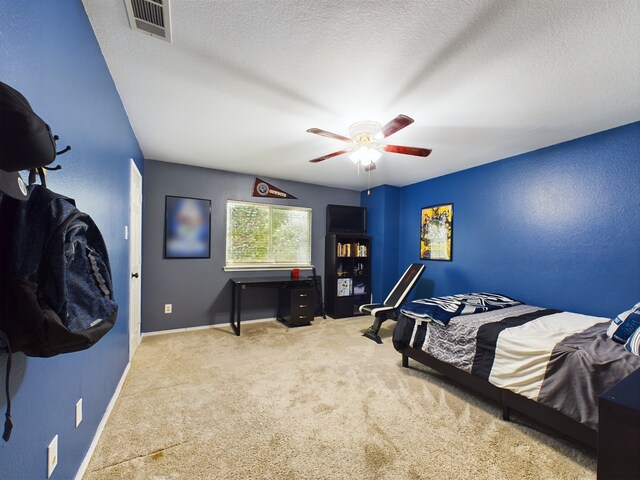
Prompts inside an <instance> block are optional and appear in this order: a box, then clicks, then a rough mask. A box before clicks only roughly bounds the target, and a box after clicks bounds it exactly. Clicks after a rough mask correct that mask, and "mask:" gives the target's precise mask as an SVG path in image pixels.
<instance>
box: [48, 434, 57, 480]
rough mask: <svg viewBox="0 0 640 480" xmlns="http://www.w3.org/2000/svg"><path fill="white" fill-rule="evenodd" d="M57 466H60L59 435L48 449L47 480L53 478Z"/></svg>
mask: <svg viewBox="0 0 640 480" xmlns="http://www.w3.org/2000/svg"><path fill="white" fill-rule="evenodd" d="M56 465H58V435H56V436H55V437H53V440H51V443H50V444H49V446H48V447H47V478H49V477H51V474H52V473H53V471H54V470H55V468H56Z"/></svg>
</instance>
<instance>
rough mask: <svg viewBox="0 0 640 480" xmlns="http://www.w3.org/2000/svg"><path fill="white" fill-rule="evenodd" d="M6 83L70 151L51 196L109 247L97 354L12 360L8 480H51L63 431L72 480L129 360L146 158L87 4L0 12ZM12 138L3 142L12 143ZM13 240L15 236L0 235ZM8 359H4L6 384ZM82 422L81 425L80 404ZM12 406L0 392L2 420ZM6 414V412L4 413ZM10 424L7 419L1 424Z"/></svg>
mask: <svg viewBox="0 0 640 480" xmlns="http://www.w3.org/2000/svg"><path fill="white" fill-rule="evenodd" d="M0 39H2V48H0V80H2V81H3V82H5V83H7V84H9V85H11V86H13V87H14V88H16V89H17V90H19V91H21V92H22V93H23V94H24V95H25V96H26V97H27V99H28V100H29V101H30V103H31V105H32V107H33V108H34V110H35V111H36V112H37V113H38V114H39V115H40V116H41V117H42V118H43V119H44V120H45V121H46V122H47V123H49V125H51V127H52V129H53V131H54V133H56V134H58V135H59V136H60V142H59V144H58V145H59V146H64V145H67V144H70V145H71V146H72V150H71V152H69V153H67V154H65V155H63V156H60V157H59V158H58V160H57V161H56V163H57V164H60V165H62V167H63V169H62V170H61V171H57V172H50V173H49V175H48V176H47V183H48V186H49V188H51V189H52V190H54V191H56V192H59V193H62V194H64V195H67V196H70V197H72V198H75V199H76V202H77V205H78V207H79V208H80V209H81V210H82V211H84V212H86V213H88V214H89V215H91V217H92V218H93V219H94V220H95V221H96V223H97V225H98V227H99V228H100V230H101V232H102V234H103V236H104V238H105V241H106V244H107V248H108V250H109V255H110V259H111V268H112V274H113V282H114V296H115V299H116V301H117V302H118V304H119V307H120V311H119V314H118V320H117V322H116V325H115V327H114V328H113V329H112V330H111V332H109V333H108V334H107V335H106V336H105V337H104V338H103V339H101V340H100V342H98V343H97V344H96V345H95V346H94V347H92V348H90V349H89V350H85V351H83V352H78V353H72V354H65V355H59V356H57V357H53V358H47V359H40V358H28V357H25V356H24V355H23V354H22V353H18V354H15V355H14V357H13V362H14V371H13V373H12V376H11V382H12V385H11V391H12V402H13V406H12V412H13V420H14V424H15V427H14V429H13V434H12V436H11V439H10V441H9V442H8V443H5V442H3V441H0V478H6V479H12V480H15V479H29V480H33V479H40V478H42V479H44V478H46V474H47V467H46V457H47V455H46V451H47V445H48V444H49V443H50V442H51V440H52V439H53V437H54V436H55V435H56V434H57V435H58V436H59V437H58V441H59V446H58V449H59V450H58V453H59V463H58V466H57V468H56V469H55V471H54V473H53V475H52V477H51V478H52V479H63V478H64V479H69V478H73V477H74V476H75V474H76V472H77V471H78V468H79V466H80V465H81V462H82V461H83V459H84V457H85V454H86V453H87V450H88V449H89V446H90V444H91V442H92V440H93V437H94V435H95V433H96V430H97V427H98V424H99V423H100V421H101V419H102V417H103V415H104V413H105V410H106V407H107V405H108V403H109V401H110V399H111V397H112V395H113V393H114V391H115V389H116V387H117V384H118V382H119V380H120V378H121V377H122V374H123V372H124V369H125V367H126V365H127V363H128V345H129V344H128V320H129V319H128V310H129V308H128V304H129V292H128V284H129V244H128V242H127V241H126V240H125V239H124V228H125V225H126V224H127V223H128V222H129V169H130V158H133V159H134V160H135V162H136V164H137V165H138V168H139V169H140V170H141V171H142V154H141V151H140V148H139V146H138V143H137V141H136V138H135V136H134V134H133V131H132V129H131V126H130V124H129V121H128V119H127V116H126V114H125V111H124V108H123V106H122V102H121V101H120V98H119V96H118V93H117V91H116V88H115V85H114V83H113V81H112V78H111V75H110V73H109V71H108V69H107V65H106V63H105V61H104V59H103V57H102V53H101V52H100V48H99V46H98V43H97V41H96V38H95V36H94V33H93V30H92V28H91V25H90V24H89V20H88V18H87V15H86V13H85V11H84V8H83V6H82V3H81V2H80V0H65V1H55V2H51V1H50V2H43V1H33V0H11V1H5V2H2V8H0ZM6 140H7V139H2V141H3V142H4V141H6ZM0 234H2V235H5V234H7V232H0ZM6 359H7V356H6V354H0V372H2V373H0V379H2V382H4V367H5V363H6ZM80 398H82V399H83V404H84V419H83V421H82V423H81V424H80V426H79V427H78V428H77V429H76V428H75V423H74V422H75V403H76V402H77V401H78V399H80ZM5 405H6V399H5V396H4V389H3V393H1V394H0V408H1V409H2V413H3V414H4V408H5ZM3 416H4V415H3ZM0 423H4V422H0Z"/></svg>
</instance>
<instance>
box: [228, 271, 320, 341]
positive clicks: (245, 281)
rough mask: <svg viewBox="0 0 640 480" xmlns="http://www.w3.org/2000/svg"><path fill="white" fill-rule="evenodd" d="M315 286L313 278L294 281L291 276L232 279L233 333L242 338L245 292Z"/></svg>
mask: <svg viewBox="0 0 640 480" xmlns="http://www.w3.org/2000/svg"><path fill="white" fill-rule="evenodd" d="M318 278H319V277H318ZM318 281H319V280H318ZM315 285H316V283H315V280H314V278H313V277H300V278H299V279H298V280H294V279H292V278H291V276H289V275H287V276H285V275H282V276H272V277H243V278H232V279H231V311H230V315H229V323H230V324H231V328H233V331H234V332H235V334H236V335H238V336H240V312H241V308H242V291H243V290H246V289H247V288H255V287H261V288H262V287H272V288H291V287H295V286H306V287H308V288H313V287H315ZM318 301H321V300H318Z"/></svg>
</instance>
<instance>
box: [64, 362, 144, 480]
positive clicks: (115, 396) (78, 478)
mask: <svg viewBox="0 0 640 480" xmlns="http://www.w3.org/2000/svg"><path fill="white" fill-rule="evenodd" d="M130 366H131V362H129V363H127V366H126V367H125V369H124V372H122V377H121V378H120V381H119V382H118V386H117V387H116V390H115V391H114V392H113V395H112V396H111V400H110V401H109V405H107V409H106V410H105V412H104V415H102V420H101V421H100V424H99V425H98V428H97V430H96V433H95V435H94V436H93V441H92V442H91V445H90V446H89V450H87V454H86V455H85V456H84V460H83V461H82V463H81V464H80V468H79V469H78V473H76V478H75V480H82V477H84V474H85V473H86V471H87V467H88V466H89V462H90V461H91V457H92V456H93V452H94V450H95V449H96V446H97V445H98V440H100V435H102V431H103V430H104V427H105V425H106V424H107V420H109V415H111V410H113V407H114V405H115V404H116V400H118V397H119V396H120V391H121V390H122V386H123V385H124V381H125V380H126V378H127V375H128V374H129V367H130Z"/></svg>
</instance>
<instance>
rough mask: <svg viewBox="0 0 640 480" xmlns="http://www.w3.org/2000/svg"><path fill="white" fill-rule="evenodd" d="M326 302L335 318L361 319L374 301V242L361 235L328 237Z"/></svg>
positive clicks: (326, 244) (328, 309) (334, 235)
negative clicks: (359, 316)
mask: <svg viewBox="0 0 640 480" xmlns="http://www.w3.org/2000/svg"><path fill="white" fill-rule="evenodd" d="M324 259H325V260H324V261H325V265H324V274H325V280H324V292H325V293H324V298H325V303H326V310H327V315H329V316H331V317H332V318H344V317H353V316H355V315H361V314H360V312H359V311H358V308H359V307H360V305H363V304H365V303H370V302H369V300H370V298H371V238H370V237H369V236H367V235H358V234H332V235H327V236H326V237H325V254H324Z"/></svg>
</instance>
